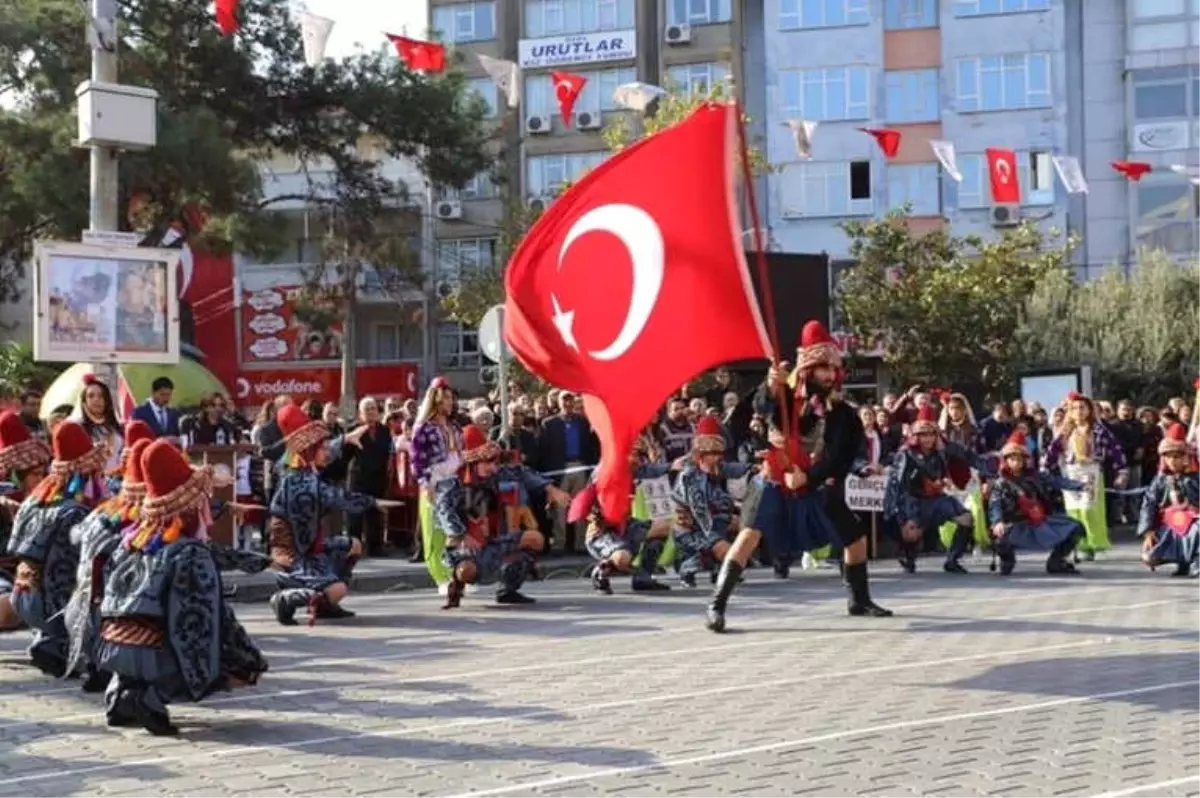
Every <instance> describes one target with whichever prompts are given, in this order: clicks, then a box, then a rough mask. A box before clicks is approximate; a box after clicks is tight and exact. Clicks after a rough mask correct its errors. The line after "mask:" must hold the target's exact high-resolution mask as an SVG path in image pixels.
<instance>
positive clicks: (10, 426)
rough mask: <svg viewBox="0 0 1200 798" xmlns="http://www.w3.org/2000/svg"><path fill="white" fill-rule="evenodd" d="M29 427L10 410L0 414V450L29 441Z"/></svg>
mask: <svg viewBox="0 0 1200 798" xmlns="http://www.w3.org/2000/svg"><path fill="white" fill-rule="evenodd" d="M30 437H31V436H30V434H29V427H26V426H25V422H24V421H22V420H21V417H20V416H18V415H17V414H16V413H14V412H13V411H11V410H5V411H4V412H3V413H0V449H7V448H8V447H10V446H16V445H17V444H18V443H24V442H25V441H27V440H29V438H30Z"/></svg>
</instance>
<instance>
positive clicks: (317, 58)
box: [300, 11, 333, 67]
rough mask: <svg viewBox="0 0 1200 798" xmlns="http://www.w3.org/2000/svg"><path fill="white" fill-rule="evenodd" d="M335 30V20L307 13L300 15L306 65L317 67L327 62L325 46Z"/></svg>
mask: <svg viewBox="0 0 1200 798" xmlns="http://www.w3.org/2000/svg"><path fill="white" fill-rule="evenodd" d="M332 30H333V20H332V19H327V18H326V17H318V16H317V15H316V14H310V13H309V12H307V11H305V12H302V13H301V14H300V34H301V36H302V37H303V38H304V63H306V64H308V65H309V66H310V67H315V66H317V65H318V64H320V63H321V62H322V61H324V60H325V45H326V43H328V42H329V33H330V31H332Z"/></svg>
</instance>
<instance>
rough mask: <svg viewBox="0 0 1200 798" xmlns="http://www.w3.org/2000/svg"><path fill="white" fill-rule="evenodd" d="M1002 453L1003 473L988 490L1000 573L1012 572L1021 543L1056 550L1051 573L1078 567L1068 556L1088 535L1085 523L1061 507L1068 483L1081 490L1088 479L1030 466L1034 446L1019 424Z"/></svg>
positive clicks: (1051, 558) (1049, 563)
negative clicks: (1082, 481) (1063, 476)
mask: <svg viewBox="0 0 1200 798" xmlns="http://www.w3.org/2000/svg"><path fill="white" fill-rule="evenodd" d="M1000 457H1001V466H1000V474H999V476H998V477H997V478H996V479H995V480H994V481H993V482H992V485H991V490H990V494H989V496H988V524H989V525H990V527H991V529H992V534H993V537H994V542H993V551H994V552H995V553H996V555H997V556H998V557H999V558H1000V573H1001V574H1003V575H1005V576H1007V575H1008V574H1011V573H1012V571H1013V568H1014V567H1015V566H1016V564H1017V558H1016V554H1015V552H1016V551H1017V550H1018V549H1030V550H1040V551H1048V552H1050V556H1049V557H1047V558H1046V572H1047V573H1051V574H1073V573H1075V572H1076V571H1075V566H1074V565H1072V564H1071V562H1070V560H1069V559H1068V557H1070V555H1071V552H1072V551H1074V550H1075V547H1076V546H1077V545H1078V544H1079V541H1080V540H1082V539H1083V535H1084V532H1083V524H1081V523H1079V521H1077V520H1076V519H1074V518H1071V517H1069V516H1067V515H1066V514H1065V513H1062V512H1059V511H1058V508H1059V507H1060V506H1061V504H1062V493H1061V492H1062V490H1063V489H1064V488H1066V489H1068V490H1080V489H1082V488H1083V485H1082V484H1080V483H1078V482H1071V481H1069V480H1063V479H1061V478H1056V477H1054V476H1052V475H1050V474H1046V473H1042V472H1039V471H1037V470H1035V469H1031V468H1029V467H1028V466H1029V457H1030V455H1029V447H1028V445H1027V444H1026V442H1025V435H1024V433H1022V432H1020V431H1019V430H1018V431H1017V432H1014V433H1013V434H1012V435H1011V436H1010V437H1009V439H1008V442H1007V443H1005V444H1004V447H1003V448H1002V449H1001V450H1000ZM1001 525H1002V526H1003V531H1002V532H1001V531H1000V530H999V528H998V527H1000V526H1001Z"/></svg>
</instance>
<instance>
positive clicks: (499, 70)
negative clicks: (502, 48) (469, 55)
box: [479, 54, 521, 108]
mask: <svg viewBox="0 0 1200 798" xmlns="http://www.w3.org/2000/svg"><path fill="white" fill-rule="evenodd" d="M479 65H480V66H481V67H483V71H484V72H486V73H488V77H489V78H491V79H492V83H495V84H496V88H497V89H499V90H500V91H502V92H504V97H505V99H506V100H507V101H508V107H509V108H516V107H517V106H518V105H520V104H521V68H520V67H519V66H517V64H516V62H515V61H505V60H504V59H503V58H492V57H491V56H490V55H482V54H480V55H479Z"/></svg>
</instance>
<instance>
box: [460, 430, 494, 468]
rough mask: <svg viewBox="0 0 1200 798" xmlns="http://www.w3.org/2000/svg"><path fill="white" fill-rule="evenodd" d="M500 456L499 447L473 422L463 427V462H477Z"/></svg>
mask: <svg viewBox="0 0 1200 798" xmlns="http://www.w3.org/2000/svg"><path fill="white" fill-rule="evenodd" d="M499 456H500V447H499V446H497V445H496V444H495V443H493V442H492V441H489V440H488V436H487V433H486V432H484V431H483V429H481V428H480V427H478V426H476V425H475V424H468V425H467V426H466V427H464V428H463V462H464V463H478V462H480V461H481V460H494V459H495V458H497V457H499Z"/></svg>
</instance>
